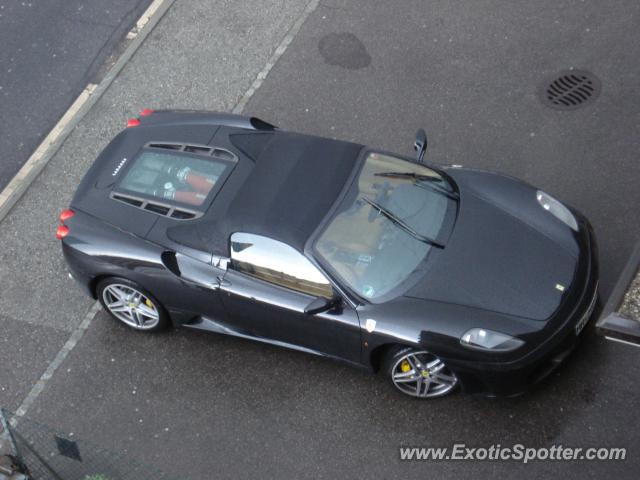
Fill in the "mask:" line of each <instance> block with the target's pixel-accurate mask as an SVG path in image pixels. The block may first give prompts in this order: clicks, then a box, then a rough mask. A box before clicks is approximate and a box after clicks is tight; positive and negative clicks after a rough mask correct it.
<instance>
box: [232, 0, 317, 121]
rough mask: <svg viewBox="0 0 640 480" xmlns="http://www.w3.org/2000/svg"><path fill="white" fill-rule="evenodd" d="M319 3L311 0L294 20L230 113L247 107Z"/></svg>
mask: <svg viewBox="0 0 640 480" xmlns="http://www.w3.org/2000/svg"><path fill="white" fill-rule="evenodd" d="M319 3H320V0H311V1H310V2H309V3H308V4H307V6H306V8H305V9H304V11H303V12H302V14H301V15H300V17H299V18H298V20H296V22H295V23H294V24H293V25H292V26H291V28H290V29H289V31H288V32H287V34H286V35H285V36H284V38H283V39H282V41H281V42H280V44H279V45H278V46H277V47H276V49H275V50H274V52H273V54H272V55H271V57H270V58H269V60H267V63H266V65H265V66H264V68H263V69H262V70H261V71H260V73H258V76H257V77H256V79H255V80H254V81H253V83H252V84H251V86H250V87H249V90H247V91H246V92H245V94H244V95H243V96H242V97H241V98H240V100H239V101H238V103H237V104H236V106H235V107H233V110H232V113H242V111H243V110H244V107H246V106H247V103H248V102H249V100H250V99H251V97H253V95H254V94H255V93H256V91H257V90H258V89H259V88H260V86H261V85H262V83H263V82H264V80H265V78H267V75H269V72H270V71H271V69H272V68H273V66H274V65H275V64H276V63H277V62H278V60H279V59H280V57H281V56H282V55H283V54H284V52H285V51H286V50H287V48H288V47H289V45H290V44H291V42H292V41H293V39H294V38H295V36H296V35H297V34H298V32H299V31H300V28H301V27H302V25H303V24H304V22H305V21H306V20H307V18H308V17H309V15H311V14H312V13H313V11H314V10H315V9H316V8H317V7H318V4H319Z"/></svg>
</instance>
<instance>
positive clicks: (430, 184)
mask: <svg viewBox="0 0 640 480" xmlns="http://www.w3.org/2000/svg"><path fill="white" fill-rule="evenodd" d="M374 175H375V176H376V177H390V178H413V179H414V182H413V184H414V185H415V186H417V187H420V188H428V189H430V190H433V191H434V192H438V193H440V194H442V195H444V196H445V197H447V198H450V199H451V200H456V201H457V200H458V199H460V195H458V192H455V191H453V190H448V189H446V188H442V187H439V186H437V185H436V183H444V180H442V179H441V178H438V177H432V176H430V175H420V174H419V173H415V172H380V173H374ZM421 182H427V183H421Z"/></svg>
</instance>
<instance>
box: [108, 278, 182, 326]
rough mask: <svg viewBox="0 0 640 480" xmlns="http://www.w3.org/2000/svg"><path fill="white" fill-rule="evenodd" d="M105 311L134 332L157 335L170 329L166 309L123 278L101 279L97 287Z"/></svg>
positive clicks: (141, 289) (147, 293)
mask: <svg viewBox="0 0 640 480" xmlns="http://www.w3.org/2000/svg"><path fill="white" fill-rule="evenodd" d="M96 295H97V297H98V300H99V301H100V303H101V304H102V307H103V308H104V309H105V310H106V311H107V312H108V313H109V315H111V316H112V317H113V318H115V319H116V320H118V321H119V322H121V323H123V324H125V325H126V326H127V327H129V328H132V329H133V330H138V331H142V332H158V331H160V330H164V329H166V328H167V327H169V325H171V320H170V318H169V314H168V313H167V311H166V309H165V308H164V307H163V306H162V304H161V303H160V302H159V301H158V300H157V299H156V297H154V296H153V295H152V294H151V293H150V292H149V291H148V290H146V289H145V288H143V287H142V286H140V285H138V284H137V283H136V282H133V281H131V280H128V279H126V278H121V277H109V278H105V279H102V280H101V281H100V282H98V285H97V286H96Z"/></svg>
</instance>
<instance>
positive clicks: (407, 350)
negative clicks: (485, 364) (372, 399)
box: [384, 347, 458, 398]
mask: <svg viewBox="0 0 640 480" xmlns="http://www.w3.org/2000/svg"><path fill="white" fill-rule="evenodd" d="M384 372H385V375H386V376H387V378H389V380H390V381H391V383H392V384H393V386H394V387H396V388H397V389H398V390H400V391H401V392H402V393H404V394H405V395H410V396H412V397H416V398H434V397H441V396H443V395H447V394H449V393H451V392H452V391H453V390H455V388H456V387H457V386H458V378H457V377H456V375H455V373H453V372H452V371H451V370H450V369H449V368H448V367H447V366H446V364H445V363H444V362H443V361H442V360H441V359H440V358H438V357H437V356H435V355H434V354H432V353H430V352H428V351H426V350H418V349H415V348H411V347H399V348H396V349H393V350H390V351H389V352H388V353H387V356H386V358H385V362H384Z"/></svg>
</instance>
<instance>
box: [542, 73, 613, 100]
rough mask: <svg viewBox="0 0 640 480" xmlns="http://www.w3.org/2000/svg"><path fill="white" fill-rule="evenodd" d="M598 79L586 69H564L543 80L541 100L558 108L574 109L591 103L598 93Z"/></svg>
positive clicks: (599, 84)
mask: <svg viewBox="0 0 640 480" xmlns="http://www.w3.org/2000/svg"><path fill="white" fill-rule="evenodd" d="M600 89H601V83H600V80H599V79H598V78H597V77H596V76H595V75H594V74H593V73H591V72H587V71H586V70H565V71H563V72H560V73H558V74H556V75H554V76H553V77H552V78H551V79H548V80H547V81H545V82H544V83H543V85H542V88H541V89H540V97H541V100H542V102H543V103H544V104H545V105H547V106H549V107H551V108H555V109H558V110H575V109H576V108H580V107H583V106H585V105H587V104H589V103H592V102H593V101H594V100H595V99H596V98H597V97H598V95H599V94H600Z"/></svg>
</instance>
